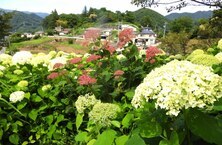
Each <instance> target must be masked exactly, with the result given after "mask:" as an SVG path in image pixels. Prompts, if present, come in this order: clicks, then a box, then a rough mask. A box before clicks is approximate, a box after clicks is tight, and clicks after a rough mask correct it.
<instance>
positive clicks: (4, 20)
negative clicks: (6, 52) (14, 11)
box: [0, 12, 12, 46]
mask: <svg viewBox="0 0 222 145" xmlns="http://www.w3.org/2000/svg"><path fill="white" fill-rule="evenodd" d="M11 17H12V15H11V13H4V12H0V46H1V43H3V42H4V38H5V36H7V35H9V31H10V29H11V26H10V19H11Z"/></svg>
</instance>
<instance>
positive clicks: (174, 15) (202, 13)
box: [166, 11, 213, 21]
mask: <svg viewBox="0 0 222 145" xmlns="http://www.w3.org/2000/svg"><path fill="white" fill-rule="evenodd" d="M212 14H213V12H212V11H197V12H195V13H171V14H169V15H167V16H166V18H167V19H169V20H175V19H177V18H180V17H190V18H192V19H193V20H195V21H197V20H199V19H203V18H204V19H209V18H211V17H212Z"/></svg>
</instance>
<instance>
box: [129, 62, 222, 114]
mask: <svg viewBox="0 0 222 145" xmlns="http://www.w3.org/2000/svg"><path fill="white" fill-rule="evenodd" d="M221 97H222V77H220V76H219V75H217V74H214V73H213V72H212V69H211V68H210V67H207V66H203V65H197V64H192V63H191V62H189V61H178V60H173V61H171V62H169V63H167V64H166V65H164V66H162V67H160V68H156V69H154V70H153V71H151V72H150V73H149V74H148V75H147V76H146V78H145V79H144V80H143V82H142V83H141V84H140V85H139V86H138V87H137V88H136V90H135V95H134V97H133V100H132V102H131V103H132V105H133V106H134V107H136V108H138V107H143V103H144V101H147V102H148V101H149V100H150V99H153V100H155V101H156V102H155V105H156V108H161V109H165V110H166V111H167V113H166V114H167V115H173V116H177V115H178V114H179V113H180V111H181V110H182V109H187V108H195V107H198V108H204V107H206V108H207V109H209V108H210V106H212V105H213V103H214V102H215V101H216V100H218V99H219V98H221Z"/></svg>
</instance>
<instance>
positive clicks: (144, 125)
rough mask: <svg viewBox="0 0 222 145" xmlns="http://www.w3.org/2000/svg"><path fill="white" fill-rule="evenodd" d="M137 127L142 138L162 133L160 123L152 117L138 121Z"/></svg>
mask: <svg viewBox="0 0 222 145" xmlns="http://www.w3.org/2000/svg"><path fill="white" fill-rule="evenodd" d="M138 128H139V130H140V135H141V136H142V137H144V138H152V137H157V136H160V135H161V133H162V128H161V126H160V124H159V123H158V122H156V121H155V120H154V119H149V120H143V121H141V122H139V123H138Z"/></svg>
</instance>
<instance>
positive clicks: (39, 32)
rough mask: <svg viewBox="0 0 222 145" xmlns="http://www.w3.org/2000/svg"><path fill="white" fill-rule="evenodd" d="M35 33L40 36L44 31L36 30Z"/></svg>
mask: <svg viewBox="0 0 222 145" xmlns="http://www.w3.org/2000/svg"><path fill="white" fill-rule="evenodd" d="M35 35H36V36H41V37H42V36H43V35H44V32H43V31H37V32H35Z"/></svg>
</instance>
